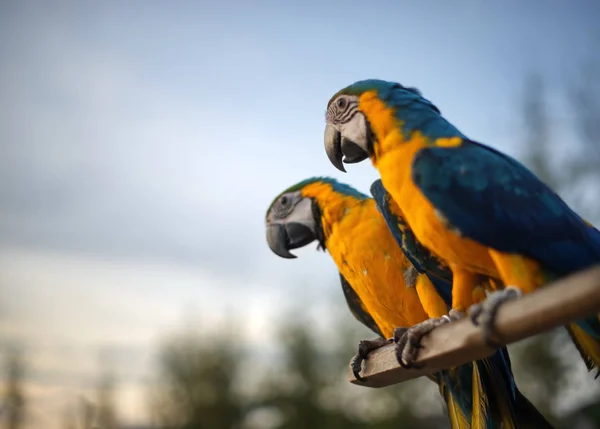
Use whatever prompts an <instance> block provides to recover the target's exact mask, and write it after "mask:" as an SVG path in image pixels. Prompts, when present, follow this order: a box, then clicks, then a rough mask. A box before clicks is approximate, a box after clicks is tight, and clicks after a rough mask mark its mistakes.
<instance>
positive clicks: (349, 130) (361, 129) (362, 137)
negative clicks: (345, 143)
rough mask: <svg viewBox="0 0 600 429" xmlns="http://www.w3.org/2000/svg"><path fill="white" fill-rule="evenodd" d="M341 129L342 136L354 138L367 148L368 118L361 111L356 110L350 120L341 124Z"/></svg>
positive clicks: (354, 140) (355, 141) (358, 143)
mask: <svg viewBox="0 0 600 429" xmlns="http://www.w3.org/2000/svg"><path fill="white" fill-rule="evenodd" d="M339 131H340V133H341V134H342V137H346V138H347V139H349V140H352V141H353V142H354V143H356V144H357V145H359V146H361V147H362V148H363V149H364V150H365V151H368V148H367V120H366V119H365V116H364V115H363V114H362V113H361V112H356V113H355V114H354V116H353V117H352V119H350V121H348V122H346V123H344V124H340V125H339Z"/></svg>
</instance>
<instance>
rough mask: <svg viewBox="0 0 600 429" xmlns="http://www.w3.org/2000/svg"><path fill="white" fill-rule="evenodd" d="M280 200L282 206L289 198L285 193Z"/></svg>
mask: <svg viewBox="0 0 600 429" xmlns="http://www.w3.org/2000/svg"><path fill="white" fill-rule="evenodd" d="M279 201H280V202H281V205H282V206H285V205H286V204H287V202H288V198H287V197H286V196H285V195H284V196H283V197H281V199H280V200H279Z"/></svg>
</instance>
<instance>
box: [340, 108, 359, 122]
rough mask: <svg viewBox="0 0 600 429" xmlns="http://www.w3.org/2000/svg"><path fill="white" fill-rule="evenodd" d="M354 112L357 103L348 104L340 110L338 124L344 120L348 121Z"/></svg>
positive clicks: (356, 109)
mask: <svg viewBox="0 0 600 429" xmlns="http://www.w3.org/2000/svg"><path fill="white" fill-rule="evenodd" d="M356 112H358V103H350V104H348V107H347V108H346V111H345V112H341V115H340V116H339V118H338V122H339V123H340V124H345V123H346V122H349V121H350V119H352V117H353V116H354V115H355V114H356Z"/></svg>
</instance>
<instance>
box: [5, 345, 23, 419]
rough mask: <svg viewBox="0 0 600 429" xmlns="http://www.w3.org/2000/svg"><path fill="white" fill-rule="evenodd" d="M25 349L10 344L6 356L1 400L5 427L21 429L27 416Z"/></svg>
mask: <svg viewBox="0 0 600 429" xmlns="http://www.w3.org/2000/svg"><path fill="white" fill-rule="evenodd" d="M25 369H26V368H25V360H24V356H23V351H22V350H21V349H20V348H19V347H17V346H10V347H8V348H7V350H6V351H5V356H4V378H5V385H4V386H3V393H2V402H0V423H1V424H2V426H1V427H2V428H3V429H21V428H24V427H25V423H26V418H27V408H26V405H27V401H26V399H25V391H24V388H23V381H24V378H25Z"/></svg>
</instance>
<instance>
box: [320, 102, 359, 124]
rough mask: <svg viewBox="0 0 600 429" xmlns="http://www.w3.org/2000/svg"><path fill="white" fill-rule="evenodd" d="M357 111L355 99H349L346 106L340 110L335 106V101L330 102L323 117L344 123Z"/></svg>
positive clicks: (330, 120)
mask: <svg viewBox="0 0 600 429" xmlns="http://www.w3.org/2000/svg"><path fill="white" fill-rule="evenodd" d="M357 111H358V103H357V102H356V101H349V102H348V105H347V106H346V108H345V109H344V110H341V111H340V110H339V107H337V103H331V104H330V105H329V108H328V109H327V112H326V113H325V119H326V120H327V121H329V122H336V123H338V124H345V123H346V122H348V121H350V120H351V119H352V117H353V116H354V115H355V114H356V112H357Z"/></svg>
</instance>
